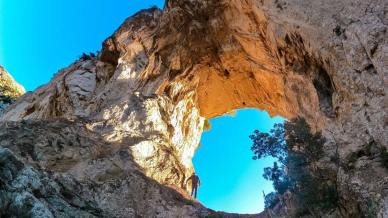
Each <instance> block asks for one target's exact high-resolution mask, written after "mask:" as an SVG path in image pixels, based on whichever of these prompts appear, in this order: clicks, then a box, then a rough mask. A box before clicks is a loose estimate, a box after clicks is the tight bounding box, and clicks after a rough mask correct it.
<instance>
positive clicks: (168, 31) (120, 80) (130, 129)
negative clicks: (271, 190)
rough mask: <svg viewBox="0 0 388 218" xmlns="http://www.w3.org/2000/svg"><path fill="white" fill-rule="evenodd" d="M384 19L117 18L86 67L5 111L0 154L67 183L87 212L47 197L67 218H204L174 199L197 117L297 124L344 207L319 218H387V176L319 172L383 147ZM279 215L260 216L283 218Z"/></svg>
mask: <svg viewBox="0 0 388 218" xmlns="http://www.w3.org/2000/svg"><path fill="white" fill-rule="evenodd" d="M387 7H388V3H387V1H385V0H362V1H361V0H359V1H357V0H356V1H354V0H344V1H334V0H328V1H309V0H302V1H301V0H288V1H283V0H276V1H272V0H263V1H253V0H247V1H241V0H228V1H226V0H225V1H220V0H210V1H201V0H194V1H193V0H179V1H178V0H168V1H167V2H166V7H165V8H164V9H163V11H161V10H159V9H157V8H152V9H149V10H144V11H141V12H139V13H138V14H136V15H134V16H133V17H130V18H128V19H127V20H126V21H125V22H124V23H123V24H122V25H121V26H120V28H119V29H118V30H117V31H116V32H115V33H114V34H113V35H112V36H111V37H110V38H108V39H107V40H106V41H105V42H104V43H103V49H102V51H101V53H100V54H99V57H98V58H94V57H89V58H87V57H86V58H83V59H80V60H78V61H76V62H75V63H74V64H72V65H71V66H69V67H68V68H65V69H63V70H61V71H60V72H58V73H57V74H56V75H55V77H54V78H53V79H52V81H51V82H50V83H48V84H46V85H44V86H42V87H40V88H39V89H37V90H35V91H34V92H32V93H27V94H26V95H24V96H23V97H22V98H21V99H20V100H19V101H18V102H17V103H16V104H14V105H12V106H10V107H9V108H8V110H7V112H6V113H5V114H4V115H3V117H2V118H0V119H1V120H2V121H3V124H2V128H1V134H3V135H7V137H5V136H2V137H0V145H1V146H2V147H4V148H8V149H10V150H11V151H12V152H11V151H8V150H4V151H5V152H6V154H7V155H8V156H15V158H13V159H15V160H16V159H17V160H18V161H19V162H18V163H19V164H18V165H20V166H21V168H22V167H24V166H25V167H27V168H28V167H32V168H33V169H32V170H33V171H34V172H36V173H37V174H39V175H40V177H41V178H45V179H48V180H50V181H51V180H52V181H53V182H56V180H55V178H54V177H53V178H51V177H47V176H46V175H45V174H46V173H49V172H50V173H53V174H54V175H57V176H63V177H66V178H68V179H69V180H71V181H74V183H72V184H73V185H74V184H75V185H74V186H69V188H68V189H67V190H68V191H69V192H70V194H76V195H77V196H78V197H79V198H80V199H81V200H79V201H77V202H78V203H80V204H81V203H82V202H84V201H91V202H92V203H91V204H90V205H93V206H90V207H87V209H85V206H84V207H80V206H74V204H70V203H69V200H66V199H63V198H66V197H65V196H64V195H63V194H62V195H60V192H55V195H56V196H57V197H56V200H58V199H63V200H64V201H65V202H64V203H63V205H66V204H65V203H66V202H67V204H70V205H71V207H76V209H69V210H71V211H74V213H78V212H77V211H78V210H79V211H82V213H85V214H86V215H87V216H89V215H90V216H92V215H95V216H115V217H134V216H144V217H206V216H208V215H209V214H212V213H213V212H212V211H210V210H207V209H205V208H204V207H203V206H201V205H199V204H194V203H192V202H191V201H189V200H187V199H188V197H187V194H185V192H186V190H189V189H190V187H188V186H186V184H185V181H186V179H187V178H188V177H189V176H190V175H191V173H192V172H193V166H192V162H191V159H192V157H193V155H194V152H195V150H196V149H197V147H198V144H199V140H200V136H201V134H202V130H203V123H204V120H205V118H211V117H215V116H219V115H222V114H224V113H227V112H229V111H231V110H234V109H238V108H247V107H250V108H259V109H265V110H267V111H268V112H269V113H270V114H271V115H282V116H284V117H287V118H291V117H295V116H297V115H301V116H304V117H306V119H307V120H308V121H309V123H310V124H311V125H312V126H313V127H314V129H316V130H322V131H323V134H324V136H325V137H326V138H327V140H328V142H327V143H326V145H325V148H326V149H325V152H326V153H325V156H326V158H324V160H322V163H321V166H320V167H322V168H331V169H335V170H337V171H338V176H337V177H338V178H337V181H338V187H339V190H340V193H339V194H340V197H341V203H342V205H343V206H342V208H339V209H338V211H333V212H332V213H331V214H326V216H327V217H349V216H352V215H354V214H361V213H364V214H366V213H368V212H369V211H370V208H371V206H370V205H371V203H370V202H373V210H375V211H374V214H377V215H378V216H379V217H385V216H388V193H387V192H388V189H387V188H388V177H387V176H388V172H387V170H386V169H384V168H382V167H381V164H380V162H379V161H380V159H379V156H378V155H374V156H371V157H367V158H361V159H360V160H358V161H357V164H356V166H355V168H354V169H352V170H345V169H344V168H343V167H339V168H338V169H337V168H336V166H335V165H334V164H332V163H331V162H330V157H332V156H333V155H334V154H335V152H336V151H338V153H339V156H340V160H341V162H343V164H346V157H347V156H348V155H349V154H350V153H351V152H354V151H357V150H358V149H360V148H362V146H364V145H365V144H368V143H372V142H373V145H374V146H375V147H376V148H379V147H388V134H387V127H386V123H387V122H388V120H387V116H386V111H387V103H386V102H387V101H386V93H387V91H386V89H385V87H386V81H387V75H388V74H387V73H388V72H387V69H388V68H387V67H388V66H387V65H388V57H387V54H388V45H387V40H388V34H387V24H388V17H387V16H388V15H387V14H388V13H387ZM58 119H59V120H60V121H58ZM22 120H28V121H22ZM11 121H13V122H11ZM35 122H36V123H35ZM38 123H39V125H38ZM25 125H31V126H30V127H25ZM258 125H260V124H258ZM32 127H33V128H32ZM15 128H16V129H17V130H15ZM31 128H32V130H31ZM10 133H14V134H11V135H10ZM51 133H53V134H54V135H55V136H54V135H53V136H50V135H51ZM56 134H59V135H61V137H59V136H57V135H56ZM247 134H249V133H247ZM25 135H28V137H27V138H26V139H25V140H22V137H21V136H25ZM9 152H11V154H10V153H9ZM209 161H211V160H209ZM15 170H16V169H15ZM15 170H14V169H13V168H12V169H11V170H10V172H13V171H15ZM18 172H19V171H17V172H15V175H16V177H12V179H13V180H15V181H18V180H16V179H17V175H19V174H20V173H18ZM3 174H4V173H3ZM6 175H8V174H4V175H1V176H0V178H2V179H1V181H3V178H8V177H6ZM144 175H145V176H144ZM12 179H11V180H9V179H8V180H6V181H13V180H12ZM3 183H4V182H3ZM15 183H17V182H15ZM77 184H79V185H77ZM258 185H260V184H258ZM7 187H8V186H7ZM76 187H79V188H76ZM6 190H13V189H11V188H10V189H6ZM20 190H21V192H23V191H25V192H28V193H29V194H28V196H30V195H31V196H33V197H30V198H31V199H41V200H42V201H40V203H39V204H38V203H37V206H36V207H38V208H42V207H43V206H39V205H41V204H43V205H45V208H46V209H47V210H46V209H44V210H43V209H42V210H39V212H42V213H43V212H45V213H46V212H47V214H49V213H51V214H55V213H59V210H60V209H58V208H56V207H54V206H50V205H51V204H50V203H47V202H48V199H47V197H46V196H44V195H43V197H42V196H40V195H39V194H37V193H34V192H33V191H29V189H28V188H27V186H23V187H22V188H21V189H20ZM174 190H175V191H174ZM9 192H12V191H6V193H9ZM58 193H59V194H58ZM179 193H181V194H179ZM23 196H26V195H22V196H20V197H14V198H12V197H10V198H9V199H10V200H9V202H14V201H16V198H17V199H19V198H22V197H23ZM185 199H186V200H185ZM34 202H35V200H34ZM45 202H46V203H45ZM8 205H9V204H5V203H2V205H0V206H1V207H3V208H5V207H8ZM84 205H85V204H84ZM63 207H64V206H63ZM69 207H70V206H69ZM33 208H35V207H32V209H31V208H27V209H25V210H28V211H29V213H35V212H34V211H35V209H34V210H33ZM94 208H96V209H98V210H101V213H98V214H95V213H93V210H94ZM5 209H7V208H5ZM92 209H93V210H92ZM283 209H284V208H278V209H277V211H274V213H275V214H274V215H272V216H277V217H280V216H286V215H285V213H284V210H283ZM61 211H62V210H61ZM11 213H12V211H11ZM63 213H66V212H63ZM69 213H70V212H69ZM80 214H81V212H80ZM86 215H85V216H86ZM213 215H214V214H213ZM222 216H237V215H226V214H223V215H222ZM270 216H271V215H270V214H269V213H268V211H266V212H264V213H262V214H260V215H256V217H270Z"/></svg>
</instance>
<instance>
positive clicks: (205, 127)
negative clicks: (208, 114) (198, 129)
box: [203, 119, 212, 131]
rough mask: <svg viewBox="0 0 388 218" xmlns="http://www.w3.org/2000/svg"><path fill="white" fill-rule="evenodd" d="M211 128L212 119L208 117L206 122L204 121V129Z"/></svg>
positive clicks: (208, 129)
mask: <svg viewBox="0 0 388 218" xmlns="http://www.w3.org/2000/svg"><path fill="white" fill-rule="evenodd" d="M211 128H212V124H211V123H210V121H209V120H208V119H206V120H205V122H204V123H203V130H204V131H210V130H211Z"/></svg>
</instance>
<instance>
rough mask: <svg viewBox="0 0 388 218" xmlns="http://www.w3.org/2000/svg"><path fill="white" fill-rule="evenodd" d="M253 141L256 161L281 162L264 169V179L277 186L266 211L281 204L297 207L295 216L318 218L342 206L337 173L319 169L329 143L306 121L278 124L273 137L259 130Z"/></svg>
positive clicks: (269, 199) (272, 132) (298, 120)
mask: <svg viewBox="0 0 388 218" xmlns="http://www.w3.org/2000/svg"><path fill="white" fill-rule="evenodd" d="M250 138H251V139H252V141H253V145H252V147H251V150H252V151H253V153H254V156H253V159H260V158H263V157H266V156H272V157H275V158H277V159H278V162H275V163H274V164H273V167H267V168H265V169H264V175H263V176H264V178H265V179H267V180H270V181H272V182H273V186H274V189H275V191H276V192H275V193H270V194H268V195H266V196H265V206H266V208H273V207H274V206H275V205H276V204H279V203H280V204H282V205H283V206H285V207H286V209H290V208H291V207H297V208H296V209H295V210H294V214H293V215H295V216H298V217H299V216H303V215H312V216H317V215H318V214H319V213H322V212H329V211H331V210H333V209H335V208H336V207H337V206H338V194H337V187H336V182H335V178H336V176H335V173H332V172H328V171H327V170H326V169H321V168H319V165H318V161H319V160H320V159H321V158H322V156H323V154H324V152H323V144H324V143H325V139H324V138H323V137H322V135H321V133H319V132H317V133H312V132H311V128H310V126H309V125H308V124H307V122H306V121H305V120H304V119H303V118H295V119H293V120H291V121H287V122H286V123H284V124H275V125H274V127H273V129H271V131H270V132H269V133H262V132H260V131H258V130H256V131H255V132H254V134H253V135H251V136H250ZM293 202H295V203H293ZM292 205H294V206H292Z"/></svg>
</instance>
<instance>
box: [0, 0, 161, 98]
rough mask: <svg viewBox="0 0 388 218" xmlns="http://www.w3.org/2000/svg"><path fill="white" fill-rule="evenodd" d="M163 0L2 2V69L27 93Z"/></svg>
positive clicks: (0, 14) (0, 18)
mask: <svg viewBox="0 0 388 218" xmlns="http://www.w3.org/2000/svg"><path fill="white" fill-rule="evenodd" d="M153 5H157V6H159V7H160V8H162V7H163V5H164V0H60V1H58V0H0V65H2V66H4V67H5V68H6V69H7V71H8V72H9V73H11V74H12V75H13V76H14V77H15V79H16V80H17V81H18V82H19V83H21V84H23V85H24V87H25V88H26V89H27V90H29V91H31V90H34V89H35V88H37V87H38V86H40V85H42V84H44V83H46V82H48V81H49V80H50V78H52V76H53V74H54V73H55V72H57V71H58V70H59V69H60V68H63V67H66V66H67V65H69V64H71V63H72V62H73V61H74V60H75V59H77V58H78V57H79V56H80V55H81V54H82V52H95V51H97V50H100V49H101V43H102V41H103V40H104V39H106V38H107V37H108V36H109V35H111V34H112V33H113V32H114V31H115V30H116V28H118V27H119V26H120V24H121V23H122V22H123V21H124V20H125V19H126V18H127V17H129V16H130V15H132V14H134V13H136V12H137V11H139V10H140V9H143V8H149V7H151V6H153Z"/></svg>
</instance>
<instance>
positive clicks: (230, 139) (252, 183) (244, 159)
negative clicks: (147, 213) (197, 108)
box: [193, 109, 284, 214]
mask: <svg viewBox="0 0 388 218" xmlns="http://www.w3.org/2000/svg"><path fill="white" fill-rule="evenodd" d="M282 122H284V119H283V118H282V117H279V116H277V117H274V118H271V117H270V116H269V115H268V113H267V112H266V111H260V110H257V109H241V110H237V111H234V112H232V113H228V114H225V115H223V116H219V117H215V118H212V119H209V123H210V126H208V128H210V129H208V130H207V131H205V132H204V133H203V135H202V138H201V146H200V147H199V148H198V150H197V151H196V153H195V156H194V158H193V163H194V168H195V171H196V173H197V175H198V176H199V177H200V181H201V186H199V188H198V196H197V199H198V200H199V201H200V202H201V203H202V204H204V205H205V206H206V207H208V208H211V209H213V210H217V211H224V212H231V213H240V214H245V213H259V212H261V211H263V210H264V197H263V191H264V193H265V194H268V193H270V192H272V191H273V190H274V189H273V187H272V182H271V181H267V180H265V179H264V178H263V176H262V175H263V173H264V168H265V167H269V166H272V164H273V162H274V161H275V159H273V158H263V159H260V160H253V159H252V156H253V153H252V151H251V149H250V148H251V145H252V141H251V139H250V138H249V135H251V134H252V133H253V131H254V130H259V131H262V132H268V131H269V130H270V129H271V128H272V127H273V125H274V124H275V123H282Z"/></svg>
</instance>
